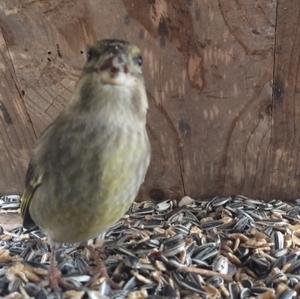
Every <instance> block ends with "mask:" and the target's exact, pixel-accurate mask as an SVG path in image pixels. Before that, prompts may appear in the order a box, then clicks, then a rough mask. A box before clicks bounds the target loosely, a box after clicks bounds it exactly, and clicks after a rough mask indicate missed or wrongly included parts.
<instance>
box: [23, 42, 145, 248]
mask: <svg viewBox="0 0 300 299" xmlns="http://www.w3.org/2000/svg"><path fill="white" fill-rule="evenodd" d="M115 45H118V47H117V48H118V50H116V47H115ZM97 53H98V54H97ZM93 55H94V56H95V57H93V58H92V59H89V60H88V62H87V64H86V66H85V68H84V71H83V74H82V76H81V78H80V80H79V82H78V84H77V87H76V90H75V93H74V96H73V97H72V99H71V101H70V103H69V104H68V106H67V107H66V108H65V110H64V111H63V112H62V113H61V114H60V116H59V117H58V118H57V119H56V120H55V121H54V123H53V124H52V125H51V126H50V127H49V128H48V129H47V130H46V131H45V132H44V133H43V134H42V136H41V137H40V139H39V140H38V142H37V144H36V147H35V149H34V151H33V156H32V160H31V163H30V166H29V167H28V172H27V176H26V183H25V191H24V193H23V196H22V204H21V212H22V216H23V221H24V226H25V227H30V226H31V225H33V224H34V223H35V224H37V225H38V226H39V227H41V228H42V229H43V230H44V231H45V232H46V233H47V234H48V236H49V237H50V239H51V240H53V241H55V242H59V243H61V242H70V243H74V242H79V241H83V240H87V239H89V238H92V237H96V236H97V235H98V234H99V233H101V232H103V231H104V230H106V229H107V228H108V227H109V226H110V225H112V224H113V223H114V222H116V221H118V220H119V219H120V218H121V217H122V216H123V215H124V213H125V212H126V211H127V209H128V208H129V206H130V205H131V203H132V202H133V200H134V199H135V197H136V195H137V193H138V190H139V187H140V185H141V184H142V182H143V181H144V177H145V174H146V171H147V168H148V165H149V160H150V146H149V142H148V137H147V133H146V128H145V123H146V110H147V107H148V106H147V98H146V93H145V88H144V82H143V77H142V73H141V70H140V66H138V65H137V64H136V57H137V55H140V54H139V50H138V49H137V48H136V47H135V46H133V45H130V44H128V43H126V42H122V41H102V42H98V43H96V45H95V46H94V47H93ZM116 55H121V56H120V57H122V59H123V61H124V64H125V63H126V67H127V69H128V70H129V72H128V73H126V72H124V73H123V72H121V71H120V75H119V77H113V76H112V73H111V69H110V68H108V69H105V68H104V67H103V65H104V66H106V65H108V66H110V63H112V64H113V63H116V62H114V60H113V59H114V57H115V56H116ZM119 61H120V59H119V60H118V63H119ZM104 63H105V64H104ZM122 65H123V64H122ZM122 65H121V66H122ZM113 66H114V67H115V65H113ZM117 66H119V64H117ZM99 70H101V71H99Z"/></svg>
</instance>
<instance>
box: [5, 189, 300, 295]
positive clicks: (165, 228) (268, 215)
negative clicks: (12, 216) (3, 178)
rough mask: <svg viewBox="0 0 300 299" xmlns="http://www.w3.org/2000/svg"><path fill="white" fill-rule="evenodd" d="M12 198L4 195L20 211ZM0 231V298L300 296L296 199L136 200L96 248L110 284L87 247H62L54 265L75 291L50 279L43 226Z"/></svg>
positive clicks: (298, 204) (299, 229) (299, 207)
mask: <svg viewBox="0 0 300 299" xmlns="http://www.w3.org/2000/svg"><path fill="white" fill-rule="evenodd" d="M18 204H19V202H18V198H10V197H2V198H0V208H1V211H2V212H3V211H5V210H9V212H12V211H17V206H18ZM0 233H1V235H0V296H2V297H4V298H30V297H33V298H39V299H41V298H74V299H75V298H76V299H80V298H91V299H97V298H115V299H121V298H130V299H138V298H141V299H142V298H152V299H154V298H156V299H163V298H209V299H211V298H233V299H235V298H241V299H244V298H260V299H270V298H279V299H292V298H298V296H299V294H300V201H299V200H296V201H295V204H294V205H293V206H292V205H290V204H288V203H283V202H281V201H278V200H273V201H270V202H268V203H266V202H261V201H257V200H254V199H250V198H247V197H245V196H241V195H238V196H232V197H214V198H212V199H210V200H208V201H198V200H194V199H192V198H190V197H187V196H186V197H184V198H183V199H182V200H180V201H179V202H176V201H171V200H168V201H164V202H161V203H159V204H155V203H152V202H140V203H134V204H133V206H132V207H131V209H130V211H129V213H128V214H127V215H126V216H125V217H124V218H123V219H122V220H121V221H119V222H118V223H117V224H115V225H114V226H113V227H112V228H111V229H110V230H109V231H107V232H106V233H105V234H104V235H103V236H102V237H103V238H104V240H105V246H104V249H103V250H102V251H101V249H100V246H99V243H100V239H98V240H94V241H93V243H92V246H94V248H95V250H97V251H98V252H99V256H100V255H101V256H102V257H103V259H104V262H105V265H106V267H107V271H108V274H109V277H110V278H111V279H112V281H114V283H115V284H117V285H118V286H119V287H118V288H112V287H111V286H110V283H109V282H108V281H106V279H105V278H104V277H97V276H95V275H94V274H95V273H93V269H95V267H94V266H95V260H93V258H91V254H90V252H89V250H88V249H87V248H88V247H84V246H82V247H72V246H68V245H65V246H63V247H62V248H61V249H60V250H59V252H58V256H57V259H58V262H59V267H60V269H61V271H62V273H63V276H64V278H66V279H67V281H68V282H69V283H70V284H72V285H74V290H62V293H54V292H52V291H51V290H50V289H49V287H48V280H47V267H48V265H49V247H48V245H47V242H46V241H47V240H46V238H45V236H44V235H43V234H42V233H41V232H40V231H39V230H33V231H30V232H24V231H23V230H22V228H21V227H20V228H16V229H14V230H12V231H10V232H7V231H4V230H1V232H0Z"/></svg>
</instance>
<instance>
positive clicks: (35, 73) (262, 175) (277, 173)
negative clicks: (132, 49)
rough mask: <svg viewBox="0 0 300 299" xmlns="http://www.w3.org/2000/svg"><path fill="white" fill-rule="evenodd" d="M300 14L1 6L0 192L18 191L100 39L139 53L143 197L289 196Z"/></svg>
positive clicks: (237, 4)
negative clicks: (143, 102) (148, 146)
mask: <svg viewBox="0 0 300 299" xmlns="http://www.w3.org/2000/svg"><path fill="white" fill-rule="evenodd" d="M299 11H300V4H299V3H298V2H297V1H296V0H291V1H288V2H287V1H284V0H277V1H276V0H257V1H239V0H201V1H200V0H189V1H181V0H172V1H168V0H151V1H146V0H145V1H140V0H118V1H106V0H88V1H80V0H54V1H42V0H35V1H33V0H23V1H17V0H13V1H12V0H2V1H1V4H0V27H1V30H2V39H3V42H1V44H3V46H2V47H1V53H2V54H1V55H2V59H1V62H2V64H3V67H1V71H2V72H1V76H3V78H6V79H5V80H1V82H5V83H3V84H6V85H5V86H2V88H1V90H0V96H1V97H0V100H1V102H0V112H1V115H0V116H1V118H0V120H1V123H0V124H1V127H0V134H1V135H0V140H1V143H0V146H1V152H2V151H3V153H4V154H3V155H2V156H1V158H0V166H1V169H6V171H2V172H1V173H3V174H2V175H1V179H0V192H9V191H11V190H14V191H21V190H22V182H21V181H22V176H23V174H24V170H25V165H26V163H27V161H28V158H29V153H30V149H31V148H32V146H33V140H34V139H35V135H36V136H38V135H39V134H40V133H41V132H42V130H44V128H45V127H46V126H47V125H48V124H49V123H50V122H51V121H52V120H53V119H54V118H55V117H56V116H57V115H58V113H59V112H60V111H61V110H62V109H63V107H64V105H65V103H66V102H67V101H68V99H69V98H70V96H71V94H72V90H73V88H74V85H75V83H76V80H77V78H78V76H79V74H80V69H81V67H82V65H83V63H84V55H85V49H86V45H88V44H91V43H93V42H94V41H95V40H97V39H101V38H108V37H109V38H122V39H127V40H130V41H132V42H134V43H136V44H137V45H138V46H140V47H141V48H142V49H143V52H144V60H145V66H144V72H145V78H146V83H147V92H148V96H149V102H150V111H149V115H148V116H149V117H148V118H149V122H148V129H149V135H150V137H151V143H152V147H153V153H152V161H151V166H150V169H149V172H148V175H147V178H146V182H145V184H144V186H143V188H142V190H141V194H140V199H147V198H149V197H150V198H152V199H154V200H161V199H163V198H178V197H180V196H182V195H183V194H189V195H191V196H194V197H201V198H204V197H207V196H211V195H215V194H236V193H244V194H246V195H249V196H254V197H258V198H262V199H268V198H271V197H276V198H280V199H292V198H295V197H296V196H297V193H299V187H298V186H299V170H298V169H300V168H299V161H298V160H299V159H298V147H299V137H300V134H299V130H298V126H297V123H299V112H300V111H299V109H300V108H299V105H298V101H297V97H298V93H299V90H298V89H299V87H298V85H299V83H298V81H299V80H298V77H297V74H298V60H299V54H298V53H299V43H300V41H299V34H298V30H299V29H298V28H300V27H299ZM8 54H9V55H8ZM2 64H1V65H2ZM12 74H13V75H12ZM12 149H14V151H12ZM8 186H9V187H8Z"/></svg>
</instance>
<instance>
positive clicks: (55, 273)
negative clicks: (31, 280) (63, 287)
mask: <svg viewBox="0 0 300 299" xmlns="http://www.w3.org/2000/svg"><path fill="white" fill-rule="evenodd" d="M56 249H57V248H56V246H55V245H52V244H51V253H50V267H49V285H50V287H51V289H53V290H55V291H58V290H59V289H60V288H59V280H60V279H61V272H60V270H59V269H58V267H57V262H56Z"/></svg>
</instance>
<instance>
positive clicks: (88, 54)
mask: <svg viewBox="0 0 300 299" xmlns="http://www.w3.org/2000/svg"><path fill="white" fill-rule="evenodd" d="M92 52H93V51H92V50H91V49H89V50H88V52H87V53H86V60H87V62H89V61H91V60H92V56H93V53H92Z"/></svg>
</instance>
